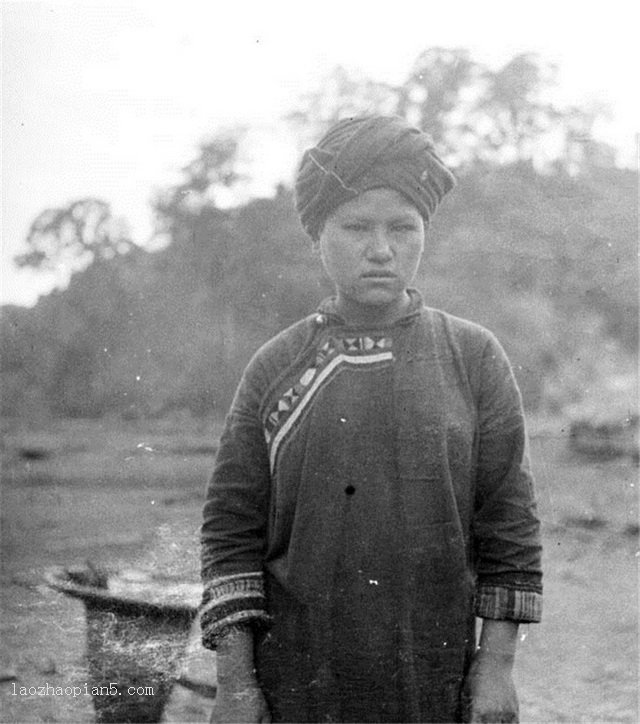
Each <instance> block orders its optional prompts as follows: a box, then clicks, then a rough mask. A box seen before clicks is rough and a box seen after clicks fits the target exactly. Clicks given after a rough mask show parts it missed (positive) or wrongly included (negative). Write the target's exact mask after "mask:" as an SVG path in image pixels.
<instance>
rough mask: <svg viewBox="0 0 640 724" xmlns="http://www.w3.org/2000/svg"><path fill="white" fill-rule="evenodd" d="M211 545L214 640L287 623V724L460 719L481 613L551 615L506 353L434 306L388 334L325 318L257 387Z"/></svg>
mask: <svg viewBox="0 0 640 724" xmlns="http://www.w3.org/2000/svg"><path fill="white" fill-rule="evenodd" d="M202 541H203V580H204V583H205V596H204V602H203V618H202V621H203V634H204V636H203V640H204V641H205V644H206V645H209V646H215V639H216V636H217V635H218V633H219V632H220V631H221V630H223V629H224V628H225V627H226V626H229V625H234V624H238V623H240V622H247V621H251V622H253V623H254V624H256V626H258V625H260V624H261V623H264V624H265V625H266V624H269V625H270V627H269V628H268V629H266V628H264V629H263V631H262V633H261V635H260V637H259V642H260V643H259V646H258V649H257V662H258V668H259V674H260V676H261V679H262V682H263V685H264V686H265V689H266V691H267V696H268V698H269V699H270V703H271V706H272V710H273V711H274V712H275V718H276V719H277V718H280V719H284V720H287V719H288V720H291V719H296V720H318V719H324V720H334V721H345V720H352V721H357V720H360V721H410V720H421V721H425V720H429V721H438V720H443V721H446V720H451V719H453V718H455V716H457V714H456V708H457V705H458V699H459V692H460V685H461V682H462V679H463V677H464V673H465V670H466V667H467V666H468V663H469V659H470V656H471V654H472V652H473V649H474V645H475V641H474V617H475V615H478V616H481V617H487V618H496V619H511V620H515V621H536V620H538V619H539V617H540V607H541V572H540V542H539V523H538V520H537V517H536V513H535V501H534V496H533V486H532V478H531V474H530V471H529V464H528V459H527V452H526V440H525V431H524V421H523V415H522V405H521V399H520V394H519V392H518V389H517V386H516V384H515V381H514V377H513V374H512V371H511V368H510V365H509V363H508V361H507V359H506V356H505V354H504V352H503V350H502V348H501V347H500V345H499V344H498V342H497V341H496V340H495V338H494V337H493V335H491V334H490V333H489V332H487V331H486V330H484V329H483V328H481V327H479V326H477V325H475V324H472V323H470V322H467V321H464V320H461V319H458V318H455V317H452V316H451V315H448V314H446V313H444V312H441V311H438V310H433V309H429V308H426V307H424V306H423V305H422V302H421V300H420V298H419V295H417V293H413V307H412V309H411V312H410V313H409V314H408V315H407V316H405V317H404V318H403V319H401V320H400V321H398V322H396V323H395V324H393V325H391V326H389V327H386V328H379V329H364V328H358V329H355V328H350V327H348V326H347V325H345V323H344V322H343V320H342V319H341V318H340V317H339V316H338V315H337V314H336V313H335V308H334V305H333V302H332V301H329V302H327V303H325V304H324V305H323V306H322V307H321V309H320V312H319V314H317V315H314V316H312V317H308V318H306V319H304V320H302V321H301V322H299V323H298V324H296V325H294V326H293V327H291V328H289V329H287V330H285V331H284V332H282V333H281V334H280V335H278V336H277V337H276V338H274V339H273V340H272V341H271V342H269V343H268V344H267V345H265V346H264V347H263V348H262V349H261V350H260V351H259V352H258V353H257V354H256V355H255V357H254V359H253V360H252V362H251V363H250V365H249V366H248V368H247V370H246V371H245V374H244V376H243V379H242V382H241V384H240V386H239V389H238V391H237V394H236V397H235V399H234V402H233V405H232V408H231V411H230V413H229V416H228V418H227V422H226V426H225V431H224V434H223V436H222V439H221V443H220V449H219V453H218V457H217V461H216V468H215V471H214V474H213V477H212V480H211V484H210V486H209V488H208V495H207V503H206V506H205V521H204V525H203V532H202ZM305 702H306V703H305Z"/></svg>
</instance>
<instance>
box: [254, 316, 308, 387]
mask: <svg viewBox="0 0 640 724" xmlns="http://www.w3.org/2000/svg"><path fill="white" fill-rule="evenodd" d="M317 316H318V315H317V314H310V315H308V316H306V317H304V318H303V319H300V320H298V321H297V322H295V323H294V324H292V325H290V326H289V327H287V328H286V329H283V330H282V331H281V332H278V334H276V335H275V336H274V337H272V338H271V339H269V340H268V341H267V342H265V343H264V344H263V345H262V346H261V347H259V348H258V350H257V351H256V352H255V353H254V355H253V357H252V358H251V361H250V362H249V364H248V365H247V370H246V373H248V374H249V375H251V374H260V375H261V376H264V377H266V378H268V379H269V380H273V379H274V378H275V377H277V376H278V375H279V374H281V373H282V371H283V370H285V369H287V368H288V367H290V366H291V365H292V364H293V363H294V362H295V360H296V359H297V358H298V357H299V356H300V354H301V353H302V352H303V350H305V349H306V348H307V347H308V346H309V344H311V342H312V340H313V338H314V336H315V333H316V331H317V326H318V323H317Z"/></svg>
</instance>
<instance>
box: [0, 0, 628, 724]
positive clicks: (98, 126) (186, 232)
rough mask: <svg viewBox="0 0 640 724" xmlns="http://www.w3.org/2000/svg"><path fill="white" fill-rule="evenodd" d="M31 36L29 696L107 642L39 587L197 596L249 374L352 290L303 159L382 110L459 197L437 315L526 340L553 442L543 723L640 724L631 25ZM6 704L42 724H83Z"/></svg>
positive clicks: (12, 144) (584, 21)
mask: <svg viewBox="0 0 640 724" xmlns="http://www.w3.org/2000/svg"><path fill="white" fill-rule="evenodd" d="M2 26H3V27H2V32H3V69H2V80H3V100H2V103H3V134H2V135H3V138H2V152H3V180H2V183H3V192H2V201H3V221H2V232H3V239H2V284H1V288H0V301H1V302H2V307H1V314H0V353H1V356H0V384H1V391H2V395H1V400H0V405H1V409H0V412H1V415H2V429H3V439H2V456H3V492H2V502H3V524H2V566H3V569H2V570H3V576H4V579H5V583H7V584H8V587H7V588H6V589H5V595H6V596H7V598H6V599H5V601H4V604H3V605H4V606H5V607H6V608H5V611H6V612H7V616H6V617H5V619H4V620H5V624H4V626H5V628H4V632H3V636H4V637H5V643H6V644H7V645H6V647H5V649H6V651H7V652H8V653H7V654H6V657H5V658H6V660H5V661H4V662H0V663H2V664H3V667H4V668H3V669H2V670H1V671H0V674H2V672H4V675H3V676H0V678H1V679H2V680H3V681H4V682H7V684H9V685H10V684H11V682H15V681H18V680H20V678H21V677H22V679H23V680H24V679H25V677H27V678H28V676H31V677H32V678H33V677H35V678H38V677H39V678H40V679H41V678H42V677H43V676H44V675H47V676H49V677H50V678H51V677H55V676H58V677H59V678H62V679H64V677H65V676H66V677H67V678H68V677H69V675H70V674H69V672H71V671H78V670H81V669H82V664H81V663H79V662H81V652H80V649H78V648H77V646H76V648H73V646H72V647H71V648H69V646H68V643H67V644H65V645H61V647H60V649H59V651H60V652H61V653H60V654H59V660H58V661H53V659H51V656H52V655H51V654H47V655H44V654H43V652H42V650H41V649H42V647H41V645H40V641H41V638H40V637H39V634H38V629H37V625H36V622H37V621H40V622H41V621H42V616H43V615H45V614H44V613H43V611H44V610H46V611H47V612H48V613H47V614H46V615H47V616H50V617H52V620H53V619H55V620H57V621H58V622H60V620H63V621H64V620H68V621H69V627H70V628H65V629H64V631H65V632H66V633H67V634H68V633H69V631H71V632H76V628H74V626H76V623H77V620H78V615H79V614H78V611H77V610H76V609H73V608H68V607H67V608H65V605H67V606H73V605H76V604H63V603H60V602H59V601H58V602H56V601H55V600H54V599H53V598H51V596H52V594H51V593H49V594H45V593H44V592H43V590H42V588H41V587H39V581H40V579H41V573H42V570H43V568H44V567H45V566H46V565H49V564H54V563H55V564H69V563H73V562H78V561H83V560H85V559H87V558H90V559H91V560H100V561H105V562H108V563H109V564H112V565H115V564H117V563H122V562H126V563H127V565H130V564H132V562H134V563H137V564H140V561H141V560H142V559H144V560H146V561H148V560H153V561H154V565H159V566H160V567H162V566H163V565H164V566H167V565H169V564H168V562H167V561H168V559H167V556H166V552H167V547H166V543H167V540H171V541H173V542H174V543H175V545H176V546H178V549H179V550H181V551H183V558H182V560H183V569H182V573H183V575H184V576H185V577H187V578H194V579H195V578H197V560H196V559H197V553H196V552H194V551H195V545H196V544H195V537H196V532H197V526H198V523H199V507H200V505H201V502H202V490H203V486H204V482H205V480H206V476H207V473H208V470H209V469H210V466H211V462H212V456H213V454H214V452H215V448H216V441H217V436H218V434H219V430H220V424H221V420H222V418H223V416H224V414H225V412H226V409H227V407H228V404H229V402H230V400H231V397H232V395H233V391H234V388H235V385H236V384H237V381H238V379H239V376H240V373H241V371H242V369H243V367H244V365H245V364H246V363H247V361H248V359H249V357H250V356H251V354H252V353H253V352H254V351H255V349H256V348H257V347H258V346H259V345H260V344H262V343H263V342H264V341H266V340H267V339H268V338H270V337H271V336H273V335H274V334H275V333H276V332H278V331H279V330H280V329H282V328H283V327H285V326H287V325H288V324H290V323H292V322H294V321H296V320H297V319H299V318H300V317H302V316H304V315H306V314H309V313H311V312H313V311H314V309H315V307H316V305H317V303H318V302H319V301H320V300H321V299H322V298H323V297H324V296H326V295H327V294H329V293H330V292H331V289H330V287H329V285H328V283H327V281H326V280H325V279H324V277H323V275H322V272H321V269H320V267H319V263H318V259H317V258H316V257H314V256H312V254H311V249H310V244H309V241H308V240H307V239H306V238H305V236H304V233H303V232H302V229H301V228H300V225H299V222H298V219H297V217H296V214H295V212H294V209H293V198H292V190H291V189H292V182H293V177H294V173H295V167H296V163H297V160H298V158H299V156H300V154H301V152H302V150H303V149H304V148H306V147H307V146H309V145H311V144H313V143H314V142H315V141H316V140H317V139H318V138H319V137H320V135H321V134H322V133H323V132H324V130H326V128H327V127H328V126H329V125H331V124H332V123H333V122H334V121H335V120H337V119H339V118H343V117H345V116H350V115H354V114H360V113H370V112H383V113H396V114H400V115H402V116H404V117H406V118H407V119H409V120H410V121H411V122H412V123H414V124H416V125H418V126H420V127H421V128H424V129H425V130H427V131H429V132H430V133H431V134H432V135H433V137H434V139H435V142H436V145H437V147H438V149H439V151H440V153H441V155H442V156H443V157H444V158H445V160H446V161H447V162H448V163H449V164H450V166H451V167H452V168H453V169H454V170H455V173H456V175H457V177H458V182H459V183H458V187H457V189H456V190H455V191H454V192H453V193H452V194H451V195H450V196H449V197H448V198H447V199H446V200H445V202H444V203H443V205H442V206H441V208H440V210H439V212H438V215H437V216H436V218H435V220H434V222H433V224H432V228H431V230H430V234H429V241H428V249H427V253H426V254H425V258H424V261H423V263H422V266H421V269H420V272H419V278H418V279H417V281H416V286H418V287H419V288H420V289H421V291H422V292H423V294H424V297H425V301H426V303H427V304H429V305H430V306H435V307H439V308H442V309H445V310H446V311H449V312H451V313H453V314H456V315H459V316H462V317H466V318H468V319H472V320H474V321H476V322H479V323H481V324H483V325H485V326H487V327H489V328H490V329H491V330H492V331H494V332H495V333H496V335H497V336H498V338H499V339H500V340H501V341H502V343H503V344H504V346H505V348H506V350H507V352H508V354H509V356H510V358H511V360H512V363H513V365H514V369H515V372H516V376H517V378H518V381H519V383H520V386H521V389H522V393H523V398H524V403H525V407H526V409H527V413H528V416H529V420H530V428H531V433H532V455H533V458H534V466H537V472H538V477H539V495H540V504H541V511H542V518H543V522H544V524H545V526H546V533H547V536H548V537H549V539H550V540H553V541H555V542H557V546H558V547H552V548H550V550H551V551H552V553H551V554H548V555H551V556H552V558H551V559H550V561H551V564H552V566H551V568H552V570H553V573H552V576H555V579H553V578H552V583H553V582H554V581H555V583H556V584H557V585H556V586H555V589H554V586H553V585H552V586H551V589H552V594H551V603H550V604H549V605H548V610H549V609H550V610H551V614H550V616H549V619H547V620H548V621H549V624H548V625H549V629H548V632H552V634H553V635H552V637H551V639H552V640H553V641H554V642H555V645H556V647H559V646H560V645H561V646H562V650H560V649H559V648H558V649H554V653H553V655H552V657H551V658H553V659H554V660H555V661H556V662H559V663H558V666H559V669H558V671H557V672H556V673H555V674H551V673H549V671H548V663H549V657H548V653H545V651H547V652H548V647H549V645H550V643H549V642H550V640H551V639H549V638H545V637H544V635H543V634H539V636H540V638H538V639H537V642H536V641H535V640H534V641H533V643H532V644H531V646H532V657H531V659H530V660H531V661H533V664H529V666H533V667H534V670H535V681H534V682H533V683H532V677H531V676H530V674H531V671H532V670H531V669H527V670H526V671H525V672H524V673H523V674H522V678H523V680H526V681H527V684H526V685H525V694H524V697H525V702H524V703H525V709H526V706H528V707H529V709H528V712H529V713H528V714H527V713H526V711H525V719H526V718H527V716H528V717H529V720H531V721H533V720H537V721H596V720H598V721H609V720H610V721H635V718H636V716H637V698H635V696H636V694H635V686H636V684H635V682H636V681H637V679H636V674H635V673H634V672H635V671H636V669H637V661H636V662H635V663H633V662H634V661H635V659H637V656H636V654H637V651H636V646H635V641H636V637H635V636H634V632H635V633H637V631H636V624H635V622H634V621H635V613H634V612H635V610H636V604H637V591H636V590H635V585H634V581H635V575H636V574H635V570H636V569H635V565H634V562H635V559H636V553H637V550H638V549H637V535H638V523H637V498H636V494H637V491H636V478H637V467H636V466H637V461H638V437H637V434H638V433H637V430H638V415H637V400H638V398H637V362H638V359H637V357H638V354H637V352H638V263H637V259H638V256H637V255H638V240H637V230H638V219H637V193H638V189H637V163H638V135H637V131H638V122H637V119H638V98H637V93H636V92H634V91H633V87H634V81H635V78H634V74H635V68H637V67H638V60H640V59H639V58H638V52H637V50H636V40H635V32H636V31H635V24H634V21H633V12H632V10H631V4H630V3H627V2H622V1H620V2H616V1H614V2H611V3H608V4H607V13H606V14H605V15H603V12H602V8H600V9H599V10H598V11H597V12H596V9H590V8H585V7H582V6H578V4H577V3H573V2H570V3H566V4H562V6H560V4H559V3H552V2H545V1H543V2H538V3H536V4H535V5H533V4H532V5H529V6H526V7H525V6H522V5H520V4H518V5H517V6H516V5H515V4H511V5H509V4H508V3H506V2H499V1H497V0H496V1H494V2H488V3H482V4H472V3H468V2H458V3H456V2H454V3H447V4H445V5H444V6H443V7H437V8H436V7H435V6H432V5H431V4H425V3H419V2H409V1H404V0H398V2H395V3H393V12H390V11H389V10H388V9H382V8H377V7H373V6H369V4H367V3H364V2H362V3H361V2H353V3H348V4H347V3H338V2H331V1H329V2H325V3H323V4H322V5H321V6H320V5H319V6H317V7H316V6H312V5H308V4H304V5H301V4H294V3H292V2H271V3H264V4H258V3H251V2H238V3H233V6H232V7H226V6H225V7H221V6H220V4H219V3H215V4H213V3H212V4H210V5H205V4H204V3H189V2H185V3H180V4H174V3H159V4H157V5H151V4H145V3H137V2H132V3H127V4H125V5H123V4H120V5H117V4H116V5H112V4H110V5H100V4H91V5H88V4H84V3H80V2H64V3H62V2H56V3H31V2H29V3H12V2H7V3H4V4H3V5H2ZM158 531H161V533H162V535H161V536H160V538H161V539H162V541H163V543H162V545H160V543H159V538H158ZM556 539H557V540H556ZM558 541H560V542H558ZM172 550H173V549H172ZM187 551H188V554H187V553H186V552H187ZM172 555H174V557H175V555H176V553H175V550H174V551H173V554H172ZM145 556H146V557H145ZM148 556H151V558H150V559H149V558H148ZM594 570H596V571H600V572H601V574H602V576H605V578H602V579H598V580H597V581H596V582H595V583H594V575H596V574H595V573H594ZM598 575H599V574H598ZM625 586H626V588H625ZM612 589H617V590H618V591H619V592H620V595H619V596H618V597H617V599H616V601H615V603H613V604H612V602H611V601H610V600H609V598H608V597H607V592H608V591H611V590H612ZM554 590H555V599H554V598H553V596H554V593H553V591H554ZM587 594H588V595H587ZM47 595H48V598H47ZM585 597H586V598H588V599H589V600H590V601H591V602H592V603H593V605H594V606H595V609H594V611H595V610H596V609H597V610H600V611H602V610H603V607H604V610H605V611H607V610H608V609H611V610H610V616H609V617H608V618H607V620H610V622H612V623H611V626H612V627H613V628H611V627H609V628H608V629H607V630H606V633H605V634H604V638H606V640H607V641H608V642H609V646H610V656H608V657H607V656H605V657H604V659H602V657H601V658H600V659H599V663H598V664H597V668H596V669H594V668H593V667H594V666H596V665H595V664H594V663H593V662H592V661H591V654H592V653H593V651H595V649H596V648H597V647H598V646H600V645H601V644H602V636H597V635H596V634H595V633H594V631H593V630H592V629H591V623H592V622H593V621H595V620H596V619H595V618H592V616H593V615H594V612H593V611H592V610H591V609H590V608H589V609H588V610H585V611H583V612H582V614H581V615H582V618H583V621H584V630H582V633H581V636H582V638H578V639H577V640H576V639H571V640H569V639H566V636H568V634H566V632H565V629H564V628H563V625H562V623H561V622H562V621H566V616H570V617H572V616H574V615H575V611H576V610H577V608H579V606H582V605H586V604H585V603H584V602H585ZM56 600H57V599H56ZM578 601H579V602H580V604H579V605H578V603H577V602H578ZM612 605H613V608H611V606H612ZM43 606H44V607H45V608H43ZM616 606H617V608H616ZM61 607H62V608H61ZM554 607H555V608H554ZM554 611H555V612H556V615H557V618H554V614H553V612H554ZM36 612H37V616H36ZM72 621H73V622H76V623H73V625H72V623H71V622H72ZM554 626H555V627H556V628H554ZM616 626H617V628H616ZM563 635H564V636H565V639H563ZM65 640H66V641H67V642H68V640H69V639H68V637H67V639H65ZM7 642H8V643H7ZM25 642H27V643H25ZM559 642H561V643H559ZM43 656H44V658H43ZM536 657H537V658H536ZM634 657H635V658H634ZM54 658H55V657H54ZM50 659H51V660H50ZM51 661H53V663H51ZM78 667H80V669H78ZM563 667H564V668H563ZM598 667H599V668H598ZM603 667H604V668H603ZM47 672H48V673H47ZM563 672H564V674H565V675H566V678H565V679H562V676H563ZM576 672H580V673H579V674H577V673H576ZM550 677H551V678H550ZM620 677H622V679H621V678H620ZM614 680H615V681H618V682H620V681H622V682H623V683H622V684H617V687H618V688H617V689H616V690H615V692H613V694H612V693H611V692H609V693H608V694H607V691H608V690H607V691H605V688H606V686H609V684H610V683H611V682H613V681H614ZM569 681H572V682H573V683H572V684H571V687H569V688H570V689H571V691H572V694H571V696H569V697H568V698H567V689H566V684H567V682H569ZM576 681H578V682H581V683H578V684H576ZM607 682H609V683H607ZM611 685H612V686H613V684H611ZM554 686H555V687H556V688H555V689H554ZM3 687H5V688H4V689H3V690H0V693H3V691H4V693H6V691H7V690H6V685H4V684H3ZM603 687H605V688H603ZM553 691H556V692H557V695H556V696H554V695H550V694H549V692H553ZM610 694H611V696H613V700H614V701H615V702H617V704H616V705H615V706H614V705H612V707H613V708H611V707H610V708H609V709H607V708H606V706H608V704H607V705H606V706H605V704H603V702H604V701H605V700H607V701H608V699H607V697H609V695H610ZM7 701H8V702H9V704H10V706H11V707H12V708H10V711H11V714H10V716H12V717H14V720H15V717H16V716H19V717H21V718H24V717H26V718H27V719H29V718H30V717H35V718H36V719H35V720H39V719H37V717H38V716H40V717H45V718H46V717H51V716H54V717H55V716H62V717H63V718H65V717H68V716H69V715H70V711H72V713H73V712H75V715H76V716H78V717H79V718H82V716H83V715H82V713H80V714H78V711H79V710H73V707H72V710H69V711H67V710H63V711H62V714H61V713H60V711H59V710H55V706H58V707H59V706H61V705H60V704H59V703H58V704H55V703H53V704H52V703H51V702H44V703H43V702H42V701H34V700H29V701H27V700H23V699H20V698H18V699H16V698H15V697H14V698H13V699H11V698H8V699H7ZM47 706H49V709H47V708H46V707H47ZM68 706H72V705H71V704H69V705H68ZM202 706H205V705H202ZM616 706H617V708H616ZM16 707H17V708H16ZM51 707H54V710H52V709H51ZM193 707H194V708H193V710H192V711H191V714H189V712H188V711H187V709H181V710H180V712H179V715H178V716H179V717H182V718H183V719H184V718H185V717H187V718H188V716H191V715H192V716H194V717H196V719H194V720H197V717H198V716H201V715H202V710H201V709H198V706H196V705H193ZM580 707H582V709H583V711H581V709H580ZM603 707H604V708H603ZM205 708H206V706H205ZM56 712H57V713H56ZM4 720H7V721H9V720H11V719H4Z"/></svg>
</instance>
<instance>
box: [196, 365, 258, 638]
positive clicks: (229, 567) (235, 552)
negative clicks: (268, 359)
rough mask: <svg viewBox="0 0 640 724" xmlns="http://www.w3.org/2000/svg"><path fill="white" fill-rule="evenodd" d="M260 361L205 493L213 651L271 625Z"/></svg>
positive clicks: (205, 606) (250, 372) (235, 406)
mask: <svg viewBox="0 0 640 724" xmlns="http://www.w3.org/2000/svg"><path fill="white" fill-rule="evenodd" d="M261 376H263V375H261V368H260V364H259V362H257V361H256V360H255V359H254V360H252V362H251V363H250V365H249V367H247V369H246V370H245V373H244V375H243V377H242V380H241V382H240V385H239V387H238V389H237V391H236V394H235V397H234V400H233V403H232V405H231V409H230V411H229V413H228V415H227V418H226V420H225V426H224V430H223V433H222V436H221V438H220V444H219V448H218V452H217V456H216V462H215V466H214V470H213V474H212V476H211V479H210V481H209V484H208V486H207V493H206V501H205V505H204V510H203V524H202V528H201V536H200V542H201V576H202V582H203V586H204V591H203V599H202V606H201V610H200V625H201V631H202V643H203V645H204V646H205V647H206V648H210V649H214V648H216V646H217V642H218V639H219V637H220V635H221V634H222V632H223V631H226V630H228V629H229V628H230V627H238V626H239V627H245V626H251V627H252V628H253V627H255V626H263V625H265V624H267V623H268V620H269V617H268V615H267V611H266V603H265V594H264V581H263V572H262V560H263V553H264V546H265V532H266V521H267V515H268V505H269V484H270V476H269V463H268V456H267V450H266V443H265V439H264V432H263V429H262V424H261V421H260V415H259V405H260V398H261V392H260V390H261V389H262V387H263V385H261V383H260V379H261Z"/></svg>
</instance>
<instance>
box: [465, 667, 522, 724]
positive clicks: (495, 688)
mask: <svg viewBox="0 0 640 724" xmlns="http://www.w3.org/2000/svg"><path fill="white" fill-rule="evenodd" d="M465 698H466V700H467V701H468V702H469V704H468V712H467V720H468V721H470V722H474V724H475V723H476V722H483V723H485V724H489V723H490V722H491V723H492V724H493V722H518V721H519V719H518V695H517V694H516V688H515V686H514V684H513V677H512V675H511V666H510V665H509V664H505V663H504V662H503V661H496V660H492V659H491V658H490V657H488V656H486V657H485V656H482V655H480V656H477V657H476V658H475V659H474V661H473V663H472V665H471V669H470V671H469V674H468V675H467V680H466V682H465Z"/></svg>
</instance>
